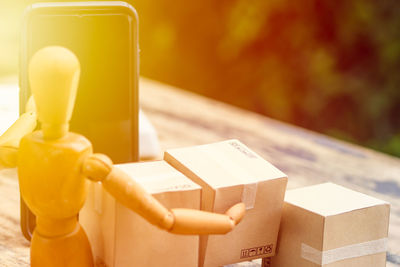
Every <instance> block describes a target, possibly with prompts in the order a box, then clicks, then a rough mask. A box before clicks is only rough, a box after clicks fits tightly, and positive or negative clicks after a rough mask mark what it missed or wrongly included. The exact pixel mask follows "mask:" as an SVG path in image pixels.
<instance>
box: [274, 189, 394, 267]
mask: <svg viewBox="0 0 400 267" xmlns="http://www.w3.org/2000/svg"><path fill="white" fill-rule="evenodd" d="M389 210H390V206H389V204H388V203H386V202H384V201H381V200H378V199H375V198H373V197H369V196H367V195H364V194H361V193H358V192H355V191H352V190H349V189H346V188H344V187H342V186H339V185H335V184H332V183H325V184H320V185H315V186H310V187H304V188H300V189H294V190H289V191H288V192H286V196H285V205H284V210H283V215H282V222H281V228H280V231H279V239H278V249H277V255H276V256H275V257H272V258H271V264H270V266H272V267H316V266H324V267H339V266H340V267H350V266H352V267H384V266H386V242H387V236H388V224H389Z"/></svg>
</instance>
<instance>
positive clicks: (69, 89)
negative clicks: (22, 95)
mask: <svg viewBox="0 0 400 267" xmlns="http://www.w3.org/2000/svg"><path fill="white" fill-rule="evenodd" d="M79 73H80V66H79V61H78V59H77V58H76V56H75V55H74V54H73V53H72V52H71V51H69V50H68V49H66V48H63V47H56V46H54V47H46V48H43V49H41V50H39V51H38V52H37V53H36V54H35V55H34V56H33V57H32V59H31V62H30V66H29V78H30V79H29V80H30V85H31V90H32V93H33V97H34V102H35V103H36V107H37V116H38V120H39V122H40V123H41V130H40V131H35V132H33V133H30V134H28V135H26V136H25V137H23V138H22V139H21V142H20V145H19V149H18V175H19V183H20V190H21V195H22V197H23V199H24V200H25V201H26V203H27V205H28V207H29V208H30V209H31V210H32V211H33V213H34V214H35V215H36V216H37V225H36V229H35V231H34V233H33V237H32V243H31V266H33V267H35V266H41V267H46V266H74V267H79V266H93V259H92V253H91V248H90V245H89V242H88V239H87V237H86V234H85V232H84V230H83V229H82V228H81V226H80V225H79V223H78V221H77V215H78V213H79V210H80V209H81V207H82V206H83V204H84V202H85V198H86V190H87V185H88V179H90V180H92V181H101V182H102V184H103V186H104V188H105V189H106V190H107V191H108V192H109V193H110V194H111V195H113V196H114V197H115V198H116V199H117V200H118V201H119V202H121V203H122V204H123V205H125V206H127V207H128V208H130V209H132V210H133V211H135V212H137V213H138V214H140V215H141V216H142V217H144V218H145V219H146V220H148V221H149V222H150V223H152V224H154V225H156V226H158V227H160V228H162V229H165V230H167V231H170V232H172V233H176V234H225V233H227V232H229V231H231V230H232V229H233V228H234V226H235V225H236V224H238V223H239V222H240V220H241V218H242V217H243V215H244V210H245V208H244V204H243V203H239V204H236V205H234V206H233V207H232V208H230V209H229V210H228V211H227V212H226V213H225V214H215V213H209V212H203V211H198V210H190V209H171V210H167V209H166V208H165V207H164V206H163V205H161V204H160V203H159V202H158V201H157V200H156V199H155V198H153V197H152V196H151V195H150V194H149V193H147V192H146V191H145V190H144V189H143V188H142V187H141V186H140V185H139V184H137V183H136V182H135V181H133V180H132V179H131V178H130V177H129V176H128V175H127V174H125V173H124V172H123V171H121V170H119V169H117V168H114V167H113V164H112V162H111V160H110V159H109V158H108V157H107V156H105V155H102V154H93V153H92V146H91V143H90V142H89V141H88V140H87V139H86V138H85V137H83V136H81V135H78V134H75V133H71V132H69V130H68V129H69V120H70V118H71V115H72V110H73V105H74V101H75V96H76V92H77V87H78V81H79Z"/></svg>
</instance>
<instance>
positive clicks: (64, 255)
mask: <svg viewBox="0 0 400 267" xmlns="http://www.w3.org/2000/svg"><path fill="white" fill-rule="evenodd" d="M73 220H75V222H72V223H71V222H65V221H52V222H51V224H49V223H48V222H49V221H48V220H47V221H46V222H45V223H41V221H42V220H41V219H38V220H37V228H36V230H35V231H34V232H33V237H32V243H31V266H32V267H39V266H40V267H54V266H57V267H92V266H93V256H92V251H91V248H90V243H89V240H88V238H87V236H86V233H85V231H84V230H83V228H82V227H81V226H80V224H79V223H78V222H77V220H76V218H73ZM53 224H54V225H56V224H57V225H58V226H57V229H55V228H53V229H52V227H51V226H52V225H53ZM74 225H75V226H74ZM73 226H74V227H73ZM45 228H46V229H45ZM62 228H65V230H66V232H67V233H66V234H61V235H56V234H57V233H62V232H63V231H62V230H63V229H62ZM41 229H43V230H44V231H42V232H41V231H40V230H41ZM71 229H72V231H70V230H71ZM49 230H50V231H49ZM64 232H65V231H64ZM49 234H50V235H49Z"/></svg>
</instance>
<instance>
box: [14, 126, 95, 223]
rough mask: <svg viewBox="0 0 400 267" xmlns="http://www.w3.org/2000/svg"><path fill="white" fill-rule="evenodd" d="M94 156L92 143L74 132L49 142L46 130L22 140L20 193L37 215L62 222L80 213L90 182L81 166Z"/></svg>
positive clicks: (19, 165)
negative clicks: (87, 158) (86, 159)
mask: <svg viewBox="0 0 400 267" xmlns="http://www.w3.org/2000/svg"><path fill="white" fill-rule="evenodd" d="M91 153H92V145H91V143H90V142H89V141H88V140H87V139H86V138H85V137H83V136H81V135H78V134H74V133H68V134H67V135H65V136H64V137H62V138H60V139H55V140H45V139H44V138H43V133H42V131H36V132H34V133H32V134H29V135H27V136H25V137H24V138H23V139H22V140H21V143H20V149H19V157H18V176H19V184H20V190H21V194H22V196H23V197H24V200H25V201H26V203H27V205H28V206H29V208H30V209H32V211H33V212H34V213H35V214H36V215H37V216H43V217H49V218H53V219H61V218H68V217H72V216H75V215H76V214H77V213H78V212H79V210H80V208H81V207H82V205H83V204H84V201H85V198H86V189H87V183H88V181H87V180H86V179H85V178H84V177H83V176H82V174H81V166H82V162H83V160H84V159H85V158H86V157H87V156H88V155H90V154H91Z"/></svg>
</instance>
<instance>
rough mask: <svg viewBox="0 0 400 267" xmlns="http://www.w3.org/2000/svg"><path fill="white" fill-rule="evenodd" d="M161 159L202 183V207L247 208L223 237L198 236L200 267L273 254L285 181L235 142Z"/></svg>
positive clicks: (182, 150)
mask: <svg viewBox="0 0 400 267" xmlns="http://www.w3.org/2000/svg"><path fill="white" fill-rule="evenodd" d="M164 159H165V161H167V162H168V163H169V164H171V165H172V166H173V167H175V168H176V169H177V170H179V171H180V172H182V173H183V174H185V175H186V176H187V177H188V178H190V179H192V180H193V181H194V182H195V183H197V184H199V185H201V187H202V196H201V209H202V210H205V211H212V212H217V213H224V212H225V211H226V210H227V209H228V208H229V207H231V206H232V205H234V204H236V203H238V202H241V201H242V202H244V203H245V204H246V209H247V210H246V215H245V216H244V218H243V220H242V222H241V223H240V224H239V225H238V226H237V227H236V228H235V229H234V230H233V231H232V232H230V233H228V234H226V235H209V236H201V237H200V254H199V256H200V261H199V265H200V266H212V267H216V266H221V265H225V264H231V263H236V262H241V261H247V260H251V259H255V258H261V257H266V256H272V255H274V254H275V247H276V240H277V235H278V230H279V223H280V218H281V212H282V206H283V198H284V194H285V190H286V184H287V177H286V175H285V174H284V173H282V172H281V171H279V170H278V169H277V168H275V167H274V166H272V165H271V164H270V163H268V162H267V161H265V160H264V159H262V158H261V157H259V156H258V155H257V154H256V153H254V152H253V151H251V150H250V149H249V148H247V147H246V146H245V145H243V144H242V143H240V142H239V141H237V140H228V141H224V142H219V143H214V144H209V145H202V146H195V147H188V148H180V149H171V150H167V151H166V152H165V154H164Z"/></svg>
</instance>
